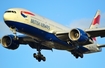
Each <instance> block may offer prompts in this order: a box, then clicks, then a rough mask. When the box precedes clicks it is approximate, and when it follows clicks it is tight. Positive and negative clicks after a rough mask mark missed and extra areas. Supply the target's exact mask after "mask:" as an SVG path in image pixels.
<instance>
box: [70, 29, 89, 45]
mask: <svg viewBox="0 0 105 68" xmlns="http://www.w3.org/2000/svg"><path fill="white" fill-rule="evenodd" d="M69 39H70V40H71V41H74V42H78V43H85V42H87V41H88V40H89V37H88V35H87V34H86V32H84V31H83V30H81V29H79V28H76V29H72V30H71V31H70V32H69Z"/></svg>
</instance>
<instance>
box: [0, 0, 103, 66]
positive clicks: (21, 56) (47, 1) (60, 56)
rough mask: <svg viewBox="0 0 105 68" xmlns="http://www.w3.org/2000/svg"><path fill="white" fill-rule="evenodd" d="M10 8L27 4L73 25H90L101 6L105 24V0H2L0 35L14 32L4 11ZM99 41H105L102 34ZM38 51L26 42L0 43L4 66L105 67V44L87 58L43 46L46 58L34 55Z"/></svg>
mask: <svg viewBox="0 0 105 68" xmlns="http://www.w3.org/2000/svg"><path fill="white" fill-rule="evenodd" d="M9 8H24V9H27V10H30V11H32V12H34V13H37V14H39V15H41V16H44V17H46V18H48V19H51V20H53V21H55V22H58V23H60V24H62V25H65V26H67V27H69V28H75V27H80V28H88V27H89V25H90V23H91V21H92V19H93V17H94V15H95V13H96V11H97V10H98V9H99V10H100V11H101V24H100V27H105V24H104V23H105V0H1V1H0V38H2V36H4V35H7V34H12V32H11V31H10V30H9V28H8V27H7V26H6V25H5V24H4V21H3V14H4V12H5V11H6V10H7V9H9ZM97 42H98V43H99V44H104V43H105V39H101V38H98V40H97ZM35 52H37V51H36V50H34V49H31V48H30V47H29V46H26V45H21V46H20V47H19V48H18V49H16V50H8V49H5V48H3V47H2V45H1V44H0V68H105V49H104V48H103V49H102V52H99V53H94V54H87V55H84V58H83V59H81V58H79V59H75V57H74V56H73V55H71V53H69V52H67V51H60V50H55V49H54V50H53V52H52V51H45V50H43V51H42V54H44V56H46V58H47V60H46V62H43V61H42V62H38V61H37V60H36V59H34V58H33V53H35Z"/></svg>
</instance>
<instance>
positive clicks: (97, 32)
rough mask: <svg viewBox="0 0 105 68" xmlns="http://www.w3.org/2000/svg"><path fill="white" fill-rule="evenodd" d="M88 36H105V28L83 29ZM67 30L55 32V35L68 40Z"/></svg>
mask: <svg viewBox="0 0 105 68" xmlns="http://www.w3.org/2000/svg"><path fill="white" fill-rule="evenodd" d="M84 32H86V33H87V34H89V36H90V37H105V28H96V29H86V30H84ZM68 33H69V32H57V33H56V36H57V37H58V38H59V39H61V40H64V41H66V40H68V39H69V37H68Z"/></svg>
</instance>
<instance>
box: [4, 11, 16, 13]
mask: <svg viewBox="0 0 105 68" xmlns="http://www.w3.org/2000/svg"><path fill="white" fill-rule="evenodd" d="M5 13H16V11H6V12H5Z"/></svg>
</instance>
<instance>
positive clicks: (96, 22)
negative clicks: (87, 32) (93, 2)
mask: <svg viewBox="0 0 105 68" xmlns="http://www.w3.org/2000/svg"><path fill="white" fill-rule="evenodd" d="M99 24H100V10H98V11H97V12H96V14H95V16H94V18H93V21H92V23H91V25H90V28H89V29H96V28H98V27H99ZM92 39H93V40H94V41H96V37H94V38H92Z"/></svg>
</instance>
